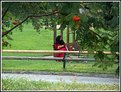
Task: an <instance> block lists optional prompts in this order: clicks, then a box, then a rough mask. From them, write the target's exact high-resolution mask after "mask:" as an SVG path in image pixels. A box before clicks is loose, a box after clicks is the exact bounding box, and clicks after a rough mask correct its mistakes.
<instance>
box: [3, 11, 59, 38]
mask: <svg viewBox="0 0 121 92" xmlns="http://www.w3.org/2000/svg"><path fill="white" fill-rule="evenodd" d="M56 13H58V12H54V13H48V14H40V15H29V16H27V17H26V18H25V19H24V20H23V21H21V22H20V23H18V24H17V25H15V26H14V27H13V28H11V29H10V30H8V31H5V32H2V37H4V36H5V35H7V34H8V33H10V32H11V31H12V30H13V29H15V28H16V27H18V26H19V25H21V24H22V23H23V22H25V21H26V20H27V19H28V18H30V17H42V16H50V15H53V14H56Z"/></svg>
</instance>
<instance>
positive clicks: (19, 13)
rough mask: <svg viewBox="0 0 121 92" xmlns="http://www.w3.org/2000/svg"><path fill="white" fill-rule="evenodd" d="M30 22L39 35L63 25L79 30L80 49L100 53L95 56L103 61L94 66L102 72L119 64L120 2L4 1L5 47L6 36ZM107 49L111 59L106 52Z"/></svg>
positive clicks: (4, 43)
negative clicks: (110, 53) (43, 31)
mask: <svg viewBox="0 0 121 92" xmlns="http://www.w3.org/2000/svg"><path fill="white" fill-rule="evenodd" d="M79 10H80V12H79ZM73 16H78V17H80V21H76V22H75V21H73V19H72V18H73ZM13 21H14V22H13ZM28 22H32V25H33V27H34V28H35V29H36V30H37V32H39V31H40V29H41V27H43V26H46V27H45V28H51V29H53V30H54V28H55V25H57V24H58V25H61V26H60V28H59V29H60V30H64V29H65V28H66V26H67V25H69V26H70V28H71V30H72V31H76V42H77V43H79V44H80V46H81V48H80V49H81V50H88V51H90V52H92V51H97V52H98V53H96V54H94V57H95V59H96V61H100V62H96V63H95V65H98V66H99V67H103V69H107V67H108V66H112V65H113V64H114V63H115V59H116V58H117V60H118V61H119V54H117V53H116V52H119V3H118V2H92V3H91V2H73V3H72V2H56V3H53V2H51V3H50V2H42V3H41V2H40V3H37V2H3V3H2V41H3V45H4V46H5V45H8V42H7V41H5V40H4V36H6V37H7V38H9V39H12V38H11V37H10V34H12V32H13V30H14V29H15V28H17V27H19V29H20V30H21V31H22V25H23V24H24V23H28ZM107 49H108V50H109V51H111V52H112V53H113V55H112V56H109V55H106V54H105V53H103V51H105V50H107ZM107 60H110V62H109V61H107Z"/></svg>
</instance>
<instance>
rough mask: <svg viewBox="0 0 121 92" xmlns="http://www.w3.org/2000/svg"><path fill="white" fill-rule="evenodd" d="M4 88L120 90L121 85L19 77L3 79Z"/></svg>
mask: <svg viewBox="0 0 121 92" xmlns="http://www.w3.org/2000/svg"><path fill="white" fill-rule="evenodd" d="M2 90H3V91H6V90H8V91H9V90H11V91H14V90H16V91H17V90H30V91H33V90H34V91H35V90H39V91H41V90H42V91H43V90H45V91H48V90H53V91H60V90H63V91H64V90H75V91H77V90H78V91H79V90H95V91H96V90H103V91H106V90H108V91H109V90H111V91H112V90H113V91H118V90H119V85H118V84H113V85H108V84H83V83H76V82H72V83H69V84H68V83H65V82H62V81H61V82H57V83H52V82H46V81H41V80H40V81H30V80H27V79H26V78H18V79H12V78H8V79H2Z"/></svg>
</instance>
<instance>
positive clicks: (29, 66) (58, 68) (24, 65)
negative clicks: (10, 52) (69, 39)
mask: <svg viewBox="0 0 121 92" xmlns="http://www.w3.org/2000/svg"><path fill="white" fill-rule="evenodd" d="M93 64H94V62H88V63H81V62H80V63H76V62H71V63H68V62H67V63H66V70H63V63H62V62H56V61H46V60H44V61H42V60H34V61H33V60H3V61H2V71H49V72H63V71H64V72H78V73H109V74H115V70H116V68H117V65H116V64H115V65H113V66H112V67H109V68H108V69H107V70H105V71H104V70H103V69H102V68H98V67H96V66H94V67H93V66H92V65H93Z"/></svg>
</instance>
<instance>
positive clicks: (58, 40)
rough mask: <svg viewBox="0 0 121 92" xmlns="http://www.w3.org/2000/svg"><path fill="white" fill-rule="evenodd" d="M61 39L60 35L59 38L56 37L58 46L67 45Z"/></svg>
mask: <svg viewBox="0 0 121 92" xmlns="http://www.w3.org/2000/svg"><path fill="white" fill-rule="evenodd" d="M60 38H61V36H60V35H58V36H57V37H56V43H58V44H60V45H63V44H65V43H64V41H63V40H62V39H60Z"/></svg>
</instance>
